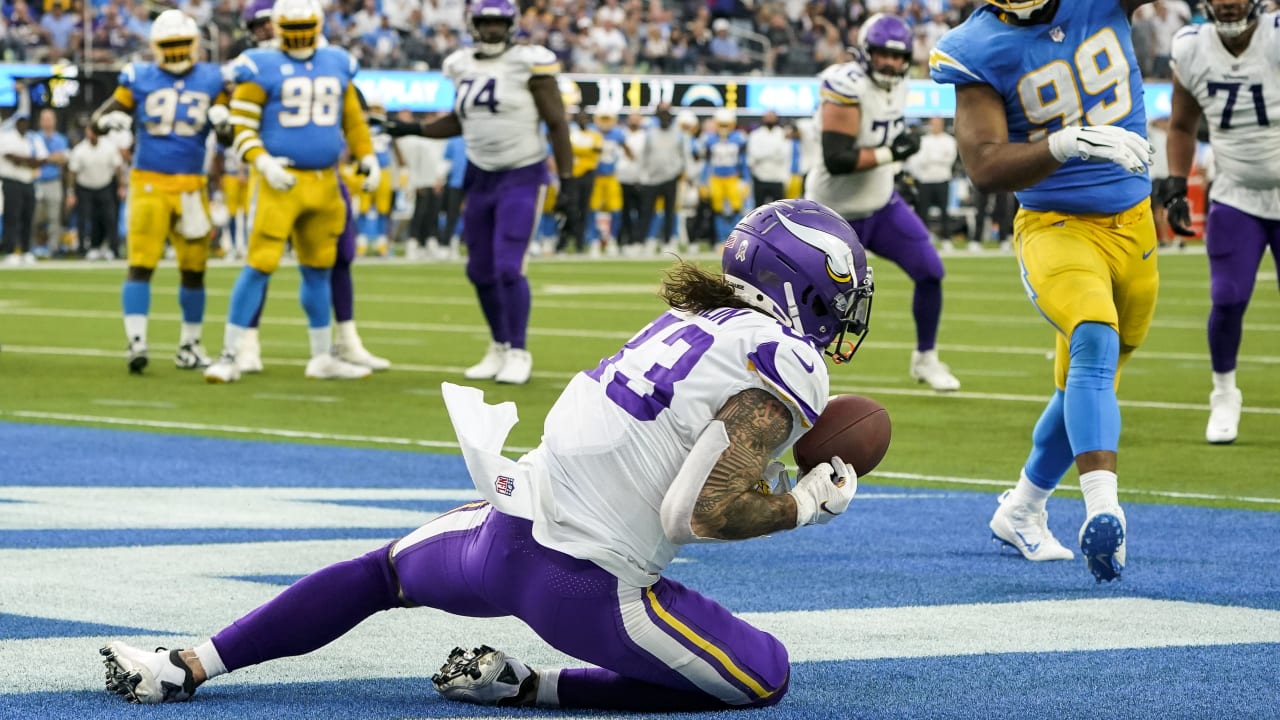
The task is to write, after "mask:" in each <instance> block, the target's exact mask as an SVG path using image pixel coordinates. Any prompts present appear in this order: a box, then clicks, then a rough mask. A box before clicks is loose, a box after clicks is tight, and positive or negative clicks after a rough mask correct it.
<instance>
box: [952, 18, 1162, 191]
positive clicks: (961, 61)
mask: <svg viewBox="0 0 1280 720" xmlns="http://www.w3.org/2000/svg"><path fill="white" fill-rule="evenodd" d="M929 72H930V75H931V76H932V78H933V80H934V81H935V82H938V83H942V84H944V85H971V84H984V85H989V86H991V87H992V88H994V89H995V91H996V92H997V93H998V94H999V95H1000V97H1001V98H1003V99H1004V107H1005V117H1006V119H1007V122H1008V127H1009V140H1010V142H1036V141H1039V140H1043V139H1044V138H1046V137H1047V136H1048V135H1049V133H1052V132H1054V131H1056V130H1059V129H1061V128H1063V127H1064V126H1068V125H1082V124H1083V125H1116V126H1119V127H1122V128H1124V129H1126V130H1130V131H1132V132H1135V133H1137V134H1139V135H1141V136H1143V137H1146V136H1147V117H1146V110H1145V107H1144V105H1143V95H1142V76H1141V74H1140V72H1139V68H1138V61H1137V58H1136V56H1135V55H1134V52H1133V40H1132V38H1131V37H1130V28H1129V20H1128V18H1127V17H1126V15H1125V11H1124V8H1123V7H1122V6H1121V2H1120V0H1063V1H1062V2H1061V3H1060V4H1059V5H1058V8H1057V10H1056V12H1055V14H1054V16H1053V19H1052V20H1050V21H1048V22H1044V23H1040V24H1037V25H1027V26H1019V25H1013V24H1010V23H1006V22H1004V21H1003V20H1001V19H1000V16H999V11H998V10H997V9H996V8H994V7H993V6H991V5H984V6H983V7H982V8H980V9H979V10H977V11H975V12H974V13H973V14H972V15H970V16H969V19H968V20H965V21H964V23H962V24H961V25H960V26H958V27H956V28H955V29H953V30H951V31H949V32H948V33H947V34H946V35H943V36H942V39H941V40H939V41H938V44H937V46H936V47H935V48H934V50H933V52H932V53H930V55H929ZM1016 194H1017V197H1018V200H1019V202H1021V203H1022V205H1023V207H1026V208H1027V209H1029V210H1039V211H1047V210H1054V211H1058V212H1065V213H1106V214H1112V213H1118V212H1121V211H1123V210H1127V209H1129V208H1131V207H1133V206H1134V205H1137V204H1138V203H1139V202H1140V201H1141V200H1143V199H1144V198H1146V197H1148V196H1149V195H1150V194H1151V179H1150V177H1149V176H1148V175H1146V174H1145V173H1143V174H1133V173H1129V172H1127V171H1126V170H1124V169H1123V168H1121V167H1120V166H1118V165H1116V164H1114V163H1101V162H1085V161H1082V160H1077V159H1072V160H1068V161H1067V162H1065V163H1063V164H1062V166H1061V167H1060V168H1058V169H1057V170H1056V171H1054V172H1053V174H1052V175H1050V176H1049V177H1047V178H1045V179H1044V180H1042V181H1041V182H1039V183H1037V184H1036V185H1033V186H1032V187H1030V188H1027V189H1025V190H1022V191H1020V192H1018V193H1016Z"/></svg>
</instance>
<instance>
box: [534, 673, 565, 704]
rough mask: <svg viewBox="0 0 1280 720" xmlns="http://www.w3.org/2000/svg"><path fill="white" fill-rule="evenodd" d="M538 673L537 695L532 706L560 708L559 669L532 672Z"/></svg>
mask: <svg viewBox="0 0 1280 720" xmlns="http://www.w3.org/2000/svg"><path fill="white" fill-rule="evenodd" d="M534 672H536V673H538V695H537V697H536V698H535V699H534V704H535V705H537V706H538V707H559V706H560V669H559V668H556V669H547V670H534Z"/></svg>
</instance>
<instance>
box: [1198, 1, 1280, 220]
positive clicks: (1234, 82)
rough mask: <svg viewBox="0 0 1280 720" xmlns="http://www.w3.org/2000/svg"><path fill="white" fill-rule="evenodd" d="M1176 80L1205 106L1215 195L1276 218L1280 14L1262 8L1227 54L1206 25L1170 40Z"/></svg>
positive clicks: (1279, 198)
mask: <svg viewBox="0 0 1280 720" xmlns="http://www.w3.org/2000/svg"><path fill="white" fill-rule="evenodd" d="M1173 62H1174V67H1175V71H1176V74H1177V78H1178V82H1179V83H1180V84H1181V85H1182V86H1183V87H1185V88H1186V89H1187V90H1188V91H1189V92H1190V93H1191V94H1192V95H1193V96H1195V99H1196V102H1198V103H1199V104H1200V107H1201V109H1203V110H1204V113H1205V118H1206V119H1207V120H1208V122H1209V144H1210V145H1211V146H1212V147H1213V155H1214V160H1215V162H1216V164H1217V178H1216V180H1215V181H1214V184H1213V199H1214V200H1215V201H1217V202H1221V203H1224V204H1227V205H1230V206H1232V207H1234V208H1236V209H1238V210H1242V211H1244V212H1247V213H1249V214H1251V215H1256V216H1259V217H1264V218H1269V219H1273V220H1274V219H1280V13H1265V14H1263V15H1262V16H1261V17H1259V18H1258V27H1257V29H1256V30H1255V31H1254V34H1253V37H1252V38H1251V39H1250V41H1249V46H1248V47H1247V48H1245V51H1244V52H1243V53H1241V54H1240V55H1239V56H1235V55H1232V54H1231V53H1229V52H1227V49H1226V48H1225V47H1224V46H1223V44H1222V39H1221V37H1220V36H1219V35H1218V33H1217V31H1216V30H1215V29H1214V26H1213V25H1212V24H1211V23H1205V24H1203V25H1190V26H1188V27H1185V28H1183V29H1182V30H1180V31H1179V32H1178V34H1177V35H1176V36H1174V39H1173Z"/></svg>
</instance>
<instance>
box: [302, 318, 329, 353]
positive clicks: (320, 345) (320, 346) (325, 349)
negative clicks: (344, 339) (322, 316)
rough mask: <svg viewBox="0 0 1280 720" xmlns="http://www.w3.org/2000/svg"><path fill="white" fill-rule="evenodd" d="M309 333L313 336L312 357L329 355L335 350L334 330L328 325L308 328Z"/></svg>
mask: <svg viewBox="0 0 1280 720" xmlns="http://www.w3.org/2000/svg"><path fill="white" fill-rule="evenodd" d="M307 335H308V336H310V338H311V357H318V356H320V355H328V354H329V352H330V351H331V350H333V330H332V329H331V328H330V327H329V326H328V325H325V326H324V327H318V328H307Z"/></svg>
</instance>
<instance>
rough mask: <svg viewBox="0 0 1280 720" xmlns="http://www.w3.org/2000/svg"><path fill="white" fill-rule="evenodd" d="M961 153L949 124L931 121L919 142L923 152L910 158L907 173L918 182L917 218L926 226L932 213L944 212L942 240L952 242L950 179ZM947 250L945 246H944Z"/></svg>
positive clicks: (937, 120) (935, 119) (937, 118)
mask: <svg viewBox="0 0 1280 720" xmlns="http://www.w3.org/2000/svg"><path fill="white" fill-rule="evenodd" d="M958 153H959V151H958V150H957V148H956V139H955V138H954V137H951V134H950V133H948V132H947V125H946V121H945V120H943V119H942V118H940V117H936V118H930V119H929V132H928V134H926V135H924V136H923V137H921V138H920V152H917V153H916V154H915V155H912V156H911V157H909V158H907V162H906V170H907V172H908V173H910V174H911V176H912V177H914V178H915V179H916V214H917V215H919V216H920V219H921V220H924V221H925V222H926V223H927V222H928V220H929V209H930V208H935V207H936V208H938V209H939V210H941V211H942V228H941V230H942V240H943V242H944V243H950V241H951V218H950V215H949V213H948V212H947V205H948V204H950V202H951V177H952V175H953V171H954V168H955V164H956V157H957V155H958ZM944 246H945V245H944Z"/></svg>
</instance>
